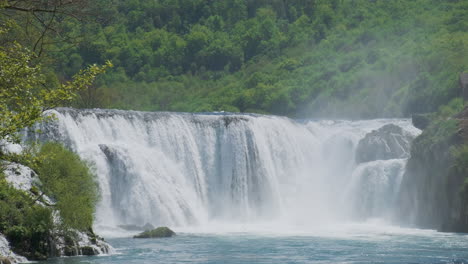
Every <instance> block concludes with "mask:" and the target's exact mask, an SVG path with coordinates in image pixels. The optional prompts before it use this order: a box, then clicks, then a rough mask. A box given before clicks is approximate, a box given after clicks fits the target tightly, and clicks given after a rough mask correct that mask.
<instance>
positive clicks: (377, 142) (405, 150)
mask: <svg viewBox="0 0 468 264" xmlns="http://www.w3.org/2000/svg"><path fill="white" fill-rule="evenodd" d="M413 139H414V136H413V135H411V134H410V133H407V132H405V131H403V129H402V128H401V127H399V126H397V125H394V124H388V125H385V126H383V127H381V128H379V129H377V130H374V131H372V132H370V133H368V134H366V136H365V137H364V138H363V139H361V140H360V141H359V143H358V146H357V149H356V162H357V163H362V162H369V161H375V160H388V159H403V158H408V157H409V150H410V146H411V142H412V140H413Z"/></svg>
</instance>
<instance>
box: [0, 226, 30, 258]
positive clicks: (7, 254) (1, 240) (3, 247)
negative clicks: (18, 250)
mask: <svg viewBox="0 0 468 264" xmlns="http://www.w3.org/2000/svg"><path fill="white" fill-rule="evenodd" d="M27 261H28V260H27V259H26V258H25V257H23V256H19V255H16V254H15V253H14V252H13V251H11V249H10V245H9V243H8V241H7V240H6V238H5V236H3V235H2V234H1V233H0V264H10V263H11V264H13V263H22V262H27Z"/></svg>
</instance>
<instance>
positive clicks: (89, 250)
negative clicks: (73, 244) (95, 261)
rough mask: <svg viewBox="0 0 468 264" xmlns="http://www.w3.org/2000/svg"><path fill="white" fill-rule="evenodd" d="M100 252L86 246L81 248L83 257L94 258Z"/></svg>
mask: <svg viewBox="0 0 468 264" xmlns="http://www.w3.org/2000/svg"><path fill="white" fill-rule="evenodd" d="M98 254H99V252H98V251H97V250H96V249H95V248H93V247H91V246H84V247H81V255H83V256H94V255H98Z"/></svg>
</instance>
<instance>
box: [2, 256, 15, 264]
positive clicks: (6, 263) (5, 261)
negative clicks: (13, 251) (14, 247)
mask: <svg viewBox="0 0 468 264" xmlns="http://www.w3.org/2000/svg"><path fill="white" fill-rule="evenodd" d="M11 263H12V262H11V260H10V259H9V258H7V257H2V256H0V264H11Z"/></svg>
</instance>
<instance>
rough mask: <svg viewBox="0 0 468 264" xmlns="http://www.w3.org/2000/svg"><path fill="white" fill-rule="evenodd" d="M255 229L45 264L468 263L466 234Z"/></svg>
mask: <svg viewBox="0 0 468 264" xmlns="http://www.w3.org/2000/svg"><path fill="white" fill-rule="evenodd" d="M253 228H259V227H245V226H244V227H243V226H239V227H237V230H234V229H235V228H231V230H228V231H222V232H215V231H214V229H216V227H211V228H207V230H206V231H207V232H204V231H203V230H199V232H196V231H191V230H182V231H181V232H178V234H177V236H175V237H172V238H164V239H132V238H129V237H123V238H109V239H107V241H108V242H110V243H111V244H112V245H113V246H114V248H115V250H116V252H115V254H112V255H108V256H97V257H69V258H60V259H53V260H50V261H47V262H45V263H50V264H52V263H55V264H58V263H63V264H77V263H96V264H100V263H109V264H114V263H115V264H124V263H125V264H126V263H138V264H143V263H148V264H149V263H164V264H170V263H213V264H214V263H220V264H221V263H468V236H467V235H465V234H454V233H439V232H435V231H432V230H420V229H408V228H399V227H392V226H387V225H383V224H382V223H365V224H348V225H346V224H345V225H341V226H333V228H327V227H323V228H321V227H317V229H316V230H308V231H300V230H281V229H279V230H277V231H275V232H273V231H268V230H266V229H267V228H265V230H257V231H253V230H251V229H253ZM210 229H211V230H210ZM243 229H245V231H244V232H243V231H242V230H243ZM259 229H261V228H259ZM184 231H185V232H184ZM208 232H209V233H208Z"/></svg>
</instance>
